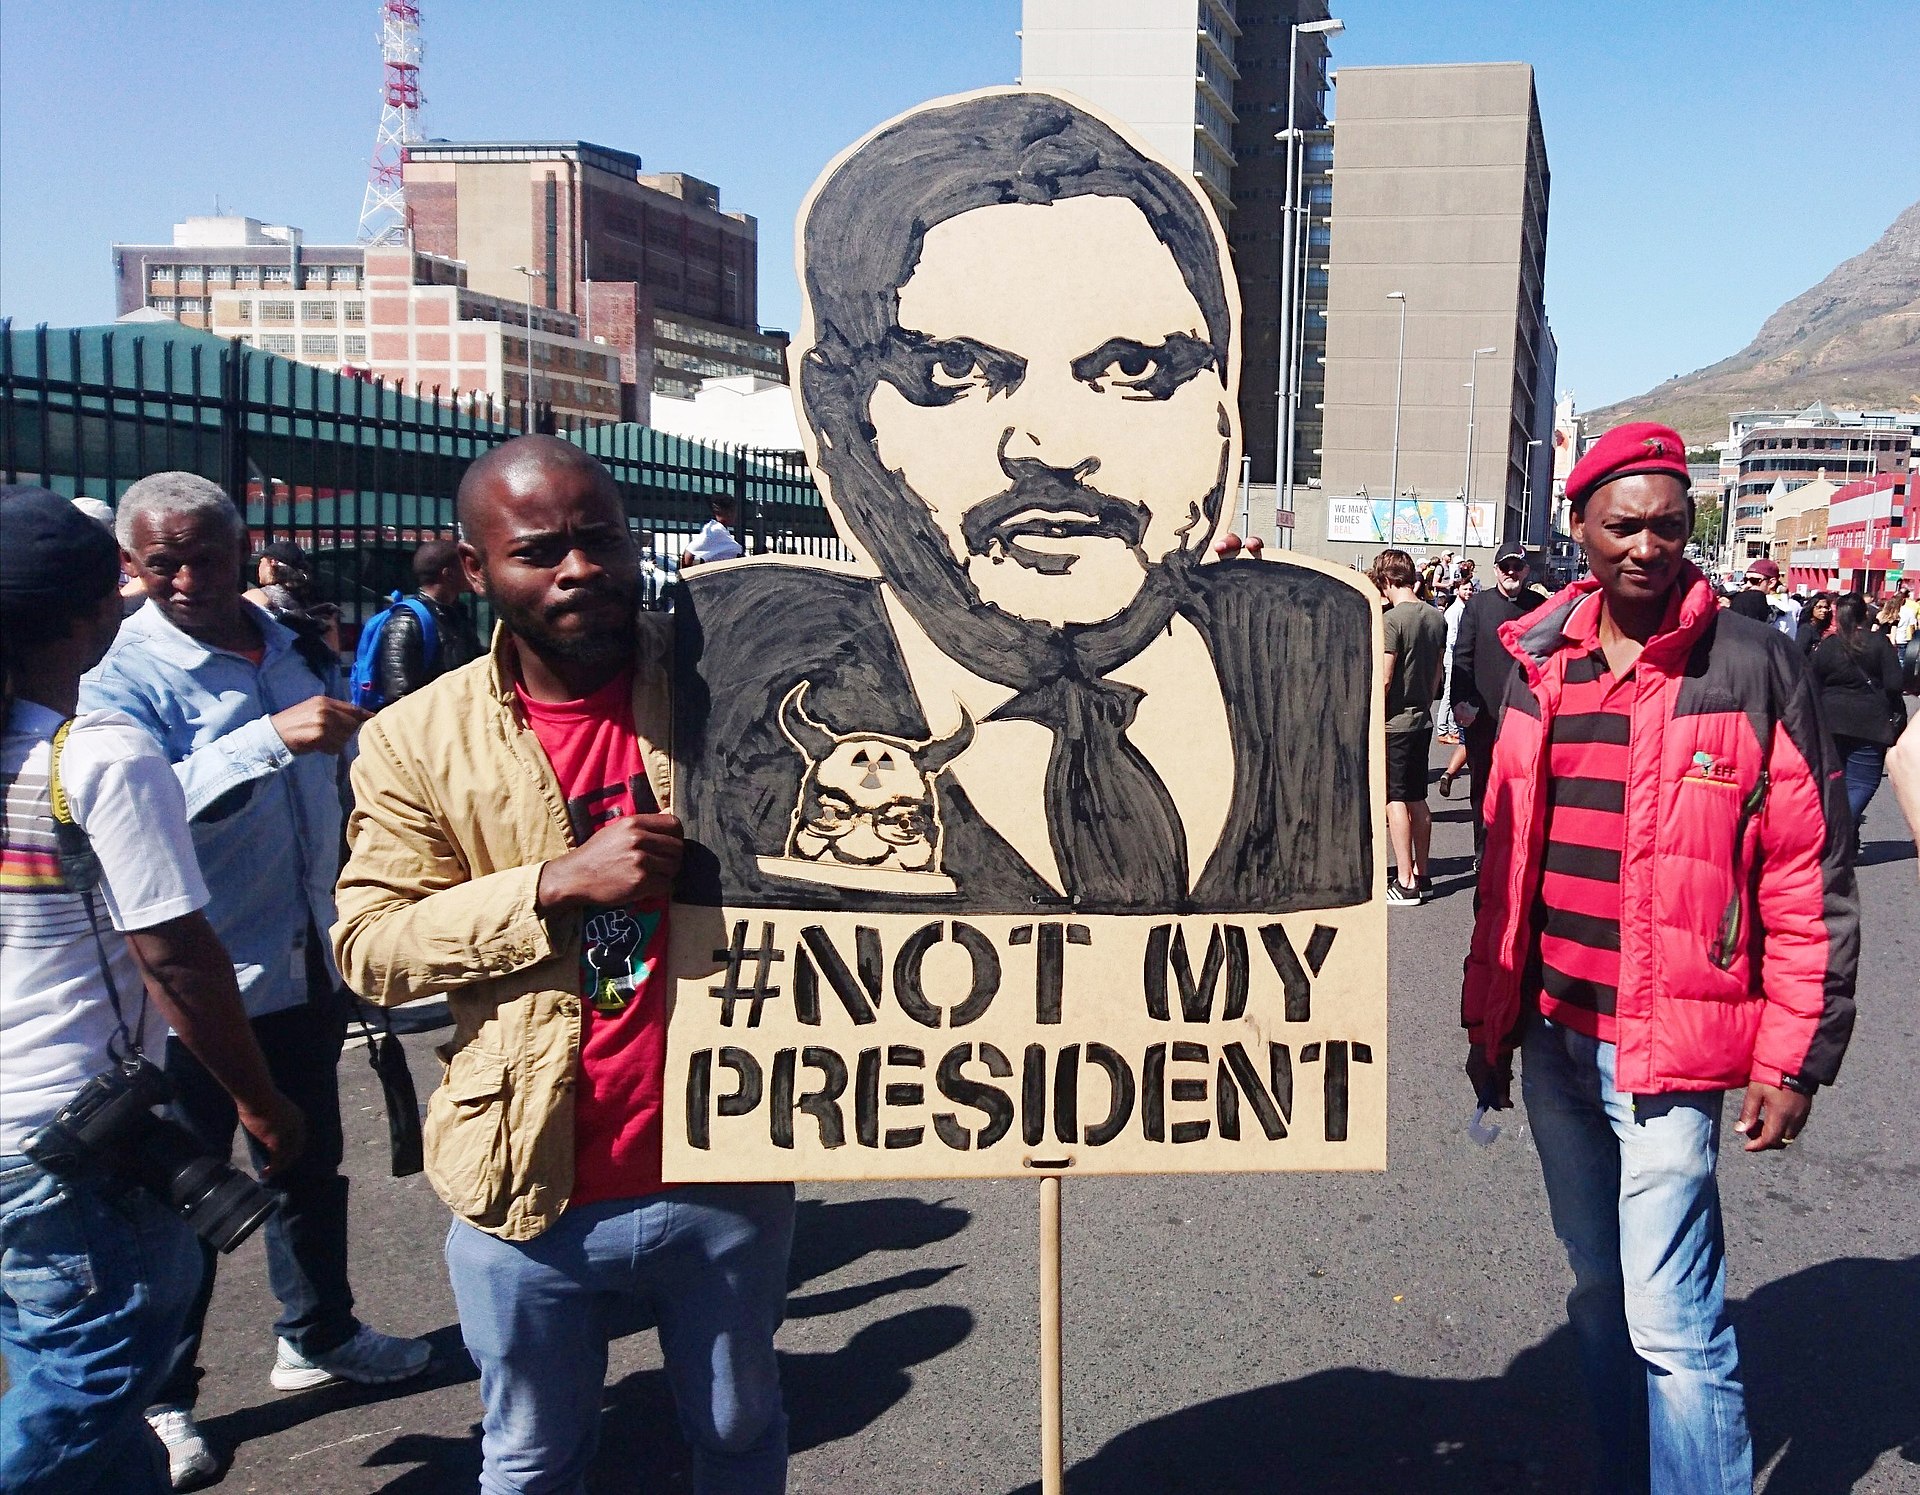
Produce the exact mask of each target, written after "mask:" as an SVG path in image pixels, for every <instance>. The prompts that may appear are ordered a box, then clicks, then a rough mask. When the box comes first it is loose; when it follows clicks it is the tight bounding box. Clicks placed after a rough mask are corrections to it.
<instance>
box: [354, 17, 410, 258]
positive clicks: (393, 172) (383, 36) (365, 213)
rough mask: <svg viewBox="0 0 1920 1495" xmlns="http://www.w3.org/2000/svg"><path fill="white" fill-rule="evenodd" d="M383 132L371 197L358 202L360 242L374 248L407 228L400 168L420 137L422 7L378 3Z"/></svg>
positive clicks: (377, 141)
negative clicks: (373, 244) (401, 229)
mask: <svg viewBox="0 0 1920 1495" xmlns="http://www.w3.org/2000/svg"><path fill="white" fill-rule="evenodd" d="M380 57H381V61H382V63H383V68H382V72H381V77H380V130H379V133H378V134H377V135H376V136H375V137H374V142H373V164H372V165H371V166H370V167H369V168H368V169H367V192H366V196H365V197H363V198H362V199H361V200H360V242H361V243H362V244H371V243H373V242H374V241H375V240H376V239H381V238H385V237H386V236H387V235H388V234H390V233H392V232H393V231H394V230H396V229H399V228H402V227H404V226H405V224H406V221H407V200H406V196H405V194H404V193H403V192H402V191H401V180H400V167H401V163H402V162H403V161H405V159H406V151H407V147H408V146H409V145H411V144H413V143H414V142H415V141H416V140H419V139H420V138H421V134H420V105H421V103H422V102H423V100H422V99H421V97H420V7H419V6H418V5H415V4H412V3H411V0H380Z"/></svg>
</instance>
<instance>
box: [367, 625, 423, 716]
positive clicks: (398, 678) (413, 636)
mask: <svg viewBox="0 0 1920 1495" xmlns="http://www.w3.org/2000/svg"><path fill="white" fill-rule="evenodd" d="M374 681H375V684H376V685H377V686H378V687H379V690H380V696H381V699H382V700H385V701H388V702H393V701H397V700H399V699H400V698H401V697H402V696H404V695H410V694H411V693H412V692H414V691H416V690H418V689H419V688H420V687H421V686H423V685H425V684H426V683H427V659H426V648H425V646H424V644H423V642H422V640H421V637H420V620H419V619H418V618H416V617H415V616H414V615H413V609H412V608H410V607H396V608H395V609H394V610H393V612H392V613H391V614H389V615H388V618H387V622H386V626H385V627H384V628H383V629H382V630H381V633H380V652H379V654H378V655H376V656H375V669H374Z"/></svg>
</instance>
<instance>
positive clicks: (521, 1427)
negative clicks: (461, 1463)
mask: <svg viewBox="0 0 1920 1495" xmlns="http://www.w3.org/2000/svg"><path fill="white" fill-rule="evenodd" d="M792 1245H793V1186H792V1185H791V1184H705V1185H689V1186H686V1187H683V1188H676V1189H669V1190H667V1191H665V1192H664V1193H660V1194H650V1195H647V1196H646V1197H644V1198H641V1199H617V1200H605V1201H603V1202H601V1203H598V1204H588V1205H583V1206H580V1207H579V1208H576V1209H569V1210H568V1211H567V1212H566V1213H565V1214H563V1215H562V1216H561V1217H560V1219H559V1220H558V1221H557V1222H555V1224H554V1225H553V1226H552V1227H551V1228H550V1229H549V1230H547V1231H546V1232H545V1233H544V1234H542V1235H539V1236H536V1237H535V1238H534V1239H533V1240H531V1241H518V1242H516V1241H503V1240H500V1239H499V1238H498V1237H496V1236H491V1235H488V1234H487V1233H486V1232H484V1231H481V1230H476V1229H474V1228H473V1227H472V1226H471V1225H468V1224H467V1223H466V1222H465V1221H463V1220H455V1221H454V1222H453V1227H452V1229H451V1230H449V1231H448V1233H447V1274H448V1276H449V1277H450V1278H451V1279H452V1282H453V1296H454V1301H455V1302H456V1303H457V1304H458V1305H459V1308H460V1333H461V1335H462V1337H463V1338H464V1339H465V1340H466V1344H467V1350H468V1353H470V1354H471V1355H472V1356H473V1358H474V1361H475V1363H476V1364H478V1365H479V1367H480V1397H481V1401H482V1403H483V1404H484V1407H485V1412H484V1416H483V1418H482V1422H481V1452H482V1455H483V1459H484V1467H483V1468H482V1470H481V1474H480V1488H481V1490H482V1491H483V1492H485V1495H576V1492H579V1491H582V1490H584V1489H585V1479H586V1473H587V1467H588V1465H589V1464H591V1463H592V1462H593V1453H594V1448H595V1447H596V1445H597V1444H598V1441H599V1435H600V1400H601V1392H602V1389H603V1387H604V1384H605V1382H606V1378H607V1336H608V1332H609V1326H610V1325H611V1324H613V1323H616V1322H618V1321H619V1320H620V1319H622V1318H623V1317H626V1316H628V1315H629V1314H630V1313H631V1310H632V1309H633V1308H634V1307H635V1306H637V1305H638V1306H644V1307H646V1308H648V1309H650V1310H651V1311H652V1313H653V1316H654V1321H655V1322H656V1323H657V1324H658V1325H659V1327H660V1350H661V1354H662V1355H663V1356H664V1357H665V1359H666V1368H667V1381H668V1384H669V1385H670V1386H671V1387H672V1388H673V1399H674V1405H675V1406H676V1408H677V1409H678V1411H679V1416H680V1429H681V1432H682V1433H683V1434H684V1435H685V1437H686V1440H687V1442H688V1444H689V1445H690V1446H691V1448H692V1450H693V1488H694V1490H695V1492H696V1495H780V1492H782V1491H784V1490H785V1489H786V1487H787V1415H786V1410H785V1408H784V1406H783V1405H782V1403H781V1397H780V1367H779V1363H778V1362H777V1361H776V1360H775V1358H774V1351H773V1336H774V1331H775V1330H776V1329H778V1328H779V1327H780V1321H781V1319H782V1318H783V1317H784V1316H785V1313H786V1299H787V1257H788V1253H789V1251H790V1249H791V1247H792Z"/></svg>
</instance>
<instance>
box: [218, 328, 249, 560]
mask: <svg viewBox="0 0 1920 1495" xmlns="http://www.w3.org/2000/svg"><path fill="white" fill-rule="evenodd" d="M245 357H246V355H245V354H244V353H242V352H241V351H240V345H239V343H238V342H237V341H235V342H230V343H228V344H227V346H226V347H224V348H222V349H221V350H220V486H221V487H222V488H224V489H226V492H227V497H228V498H229V499H231V500H232V501H233V504H234V506H235V507H236V508H238V509H239V510H240V521H241V523H243V524H244V523H245V522H246V518H247V402H246V374H247V371H246V366H245V362H244V360H245Z"/></svg>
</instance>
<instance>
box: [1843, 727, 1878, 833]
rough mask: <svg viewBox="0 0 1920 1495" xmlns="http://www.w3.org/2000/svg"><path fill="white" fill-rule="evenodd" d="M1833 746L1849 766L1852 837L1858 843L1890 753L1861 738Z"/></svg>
mask: <svg viewBox="0 0 1920 1495" xmlns="http://www.w3.org/2000/svg"><path fill="white" fill-rule="evenodd" d="M1833 745H1834V747H1836V748H1837V749H1839V752H1840V757H1841V760H1842V761H1843V762H1844V763H1845V764H1846V768H1847V808H1848V809H1849V810H1851V811H1852V812H1853V836H1854V840H1855V842H1856V843H1858V841H1859V839H1860V817H1861V816H1862V815H1864V814H1866V813H1867V806H1868V805H1869V804H1871V803H1872V802H1873V793H1874V791H1875V790H1876V789H1878V788H1879V787H1880V766H1881V765H1882V764H1883V763H1885V762H1886V759H1887V750H1886V748H1885V747H1883V746H1882V745H1881V744H1880V743H1877V742H1867V741H1865V740H1864V739H1862V738H1859V737H1835V738H1834V739H1833Z"/></svg>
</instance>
